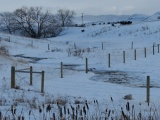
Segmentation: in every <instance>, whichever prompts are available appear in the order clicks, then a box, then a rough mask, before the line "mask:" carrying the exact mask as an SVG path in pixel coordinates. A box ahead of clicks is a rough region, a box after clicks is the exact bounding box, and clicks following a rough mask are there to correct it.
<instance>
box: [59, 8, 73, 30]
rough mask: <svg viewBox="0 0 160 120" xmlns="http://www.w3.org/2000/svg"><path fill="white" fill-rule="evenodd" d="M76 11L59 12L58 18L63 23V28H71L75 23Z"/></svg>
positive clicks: (61, 10) (62, 10) (60, 10)
mask: <svg viewBox="0 0 160 120" xmlns="http://www.w3.org/2000/svg"><path fill="white" fill-rule="evenodd" d="M75 14H76V13H75V12H74V11H70V10H64V9H59V10H58V11H57V18H58V20H59V21H60V22H61V26H62V27H65V26H69V25H71V24H72V23H73V18H74V16H75Z"/></svg>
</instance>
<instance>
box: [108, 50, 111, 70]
mask: <svg viewBox="0 0 160 120" xmlns="http://www.w3.org/2000/svg"><path fill="white" fill-rule="evenodd" d="M110 59H111V57H110V53H109V54H108V67H109V68H110V67H111V65H110V64H111V62H110Z"/></svg>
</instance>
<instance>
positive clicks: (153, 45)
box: [153, 44, 154, 55]
mask: <svg viewBox="0 0 160 120" xmlns="http://www.w3.org/2000/svg"><path fill="white" fill-rule="evenodd" d="M153 55H154V44H153Z"/></svg>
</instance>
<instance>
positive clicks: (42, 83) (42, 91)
mask: <svg viewBox="0 0 160 120" xmlns="http://www.w3.org/2000/svg"><path fill="white" fill-rule="evenodd" d="M41 93H44V71H42V81H41Z"/></svg>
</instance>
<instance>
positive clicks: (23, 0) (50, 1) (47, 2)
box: [0, 0, 160, 16]
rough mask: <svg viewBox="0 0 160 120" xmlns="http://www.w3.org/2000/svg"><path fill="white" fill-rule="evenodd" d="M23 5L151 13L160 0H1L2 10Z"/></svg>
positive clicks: (89, 12)
mask: <svg viewBox="0 0 160 120" xmlns="http://www.w3.org/2000/svg"><path fill="white" fill-rule="evenodd" d="M22 6H41V7H44V8H47V9H49V10H50V11H52V12H56V11H57V10H58V9H70V10H74V11H75V12H76V14H77V16H80V15H81V13H84V14H85V15H108V14H114V15H131V14H138V13H139V14H148V15H151V14H153V13H155V12H157V11H160V0H0V12H4V11H13V10H15V9H16V8H20V7H22Z"/></svg>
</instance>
